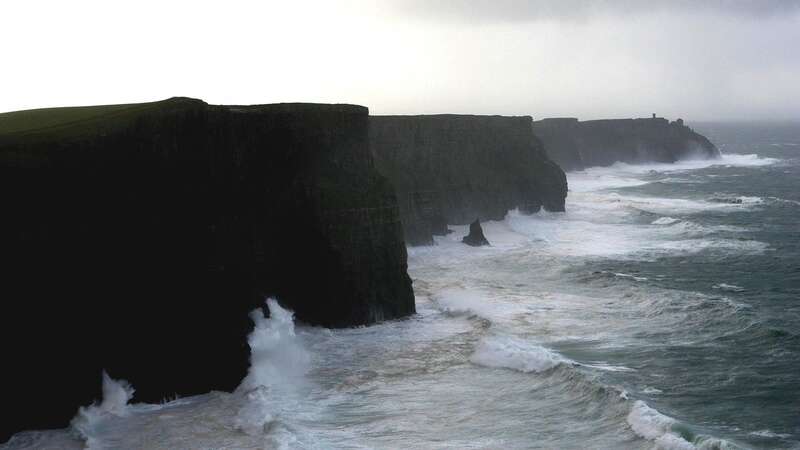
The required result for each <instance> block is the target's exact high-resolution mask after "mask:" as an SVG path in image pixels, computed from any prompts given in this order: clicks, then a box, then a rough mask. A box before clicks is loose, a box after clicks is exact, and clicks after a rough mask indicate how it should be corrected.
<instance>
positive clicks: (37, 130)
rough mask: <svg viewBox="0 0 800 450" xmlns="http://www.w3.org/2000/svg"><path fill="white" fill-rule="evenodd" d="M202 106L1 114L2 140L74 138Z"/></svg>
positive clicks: (170, 103)
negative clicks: (159, 113)
mask: <svg viewBox="0 0 800 450" xmlns="http://www.w3.org/2000/svg"><path fill="white" fill-rule="evenodd" d="M198 103H202V102H201V101H200V100H194V99H190V98H185V97H173V98H170V99H167V100H162V101H157V102H149V103H130V104H124V105H101V106H73V107H63V108H43V109H29V110H25V111H13V112H7V113H0V136H15V137H21V136H36V135H41V136H44V135H47V136H50V137H66V136H74V135H80V134H83V133H91V132H96V131H97V130H98V128H100V127H103V128H108V127H114V125H115V124H124V123H128V122H129V121H131V120H132V119H135V118H136V117H138V116H140V115H141V114H147V113H151V112H156V111H159V110H164V109H170V108H174V107H181V106H188V105H196V104H198Z"/></svg>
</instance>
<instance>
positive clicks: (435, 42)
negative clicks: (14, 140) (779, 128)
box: [0, 0, 800, 121]
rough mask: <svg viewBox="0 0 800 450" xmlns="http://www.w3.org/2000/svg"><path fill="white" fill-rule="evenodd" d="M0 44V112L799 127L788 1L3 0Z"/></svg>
mask: <svg viewBox="0 0 800 450" xmlns="http://www.w3.org/2000/svg"><path fill="white" fill-rule="evenodd" d="M0 42H3V43H4V52H3V53H4V55H3V70H2V71H0V111H8V110H14V109H24V108H34V107H44V106H54V105H72V104H97V103H120V102H135V101H148V100H155V99H159V98H164V97H169V96H173V95H185V96H192V97H199V98H203V99H204V100H206V101H209V102H211V103H268V102H279V101H316V102H349V103H359V104H363V105H366V106H369V107H370V110H371V111H372V112H373V113H376V114H390V113H392V114H415V113H438V112H455V113H477V114H529V115H533V116H534V117H553V116H577V117H580V118H582V119H590V118H601V117H632V116H645V115H649V114H650V113H652V112H656V113H658V114H659V115H663V116H666V117H670V118H676V117H683V118H685V119H687V120H689V121H691V120H709V119H791V120H800V0H798V1H768V0H762V1H744V0H738V1H736V0H730V1H724V0H716V1H709V0H706V1H686V0H672V1H633V0H618V1H612V0H605V1H568V0H561V1H544V0H529V1H522V0H472V1H466V0H460V1H457V0H364V1H359V0H340V1H331V0H294V1H291V2H277V1H254V0H228V1H225V2H218V1H210V0H208V1H206V0H194V1H189V0H173V1H170V2H165V1H163V0H139V1H136V2H134V1H118V2H108V1H103V0H73V1H70V2H63V1H56V0H49V1H48V0H40V1H37V2H33V1H28V0H4V1H3V2H2V3H0Z"/></svg>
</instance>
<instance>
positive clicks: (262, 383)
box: [235, 299, 311, 434]
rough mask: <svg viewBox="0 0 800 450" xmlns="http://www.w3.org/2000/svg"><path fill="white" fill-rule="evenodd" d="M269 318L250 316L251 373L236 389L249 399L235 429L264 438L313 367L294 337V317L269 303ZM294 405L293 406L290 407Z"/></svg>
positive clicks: (239, 413)
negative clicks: (251, 330)
mask: <svg viewBox="0 0 800 450" xmlns="http://www.w3.org/2000/svg"><path fill="white" fill-rule="evenodd" d="M267 306H268V307H269V312H270V316H269V317H265V316H264V314H263V313H262V312H261V310H260V309H256V310H255V311H253V312H252V313H251V314H250V318H251V319H252V320H253V323H254V324H255V328H254V329H253V332H252V333H250V335H249V336H248V338H247V342H248V344H249V345H250V369H249V372H248V374H247V376H246V377H245V379H244V380H243V381H242V383H241V385H240V386H239V387H238V388H237V394H238V395H242V396H244V398H245V399H246V400H245V401H244V405H243V406H242V407H241V409H240V410H239V412H238V414H237V416H236V419H235V424H236V427H237V428H239V429H240V430H242V431H244V432H245V433H248V434H262V433H266V432H268V431H269V428H270V427H273V428H274V427H275V424H276V422H278V417H279V416H280V415H281V414H282V413H283V412H284V411H283V410H284V409H285V407H286V406H287V403H289V402H287V398H288V399H289V400H291V399H292V397H294V396H296V395H297V387H298V384H301V383H303V382H304V376H305V374H306V373H307V372H308V370H309V368H310V365H311V358H310V356H309V354H308V352H306V350H305V348H304V347H303V345H302V343H301V342H300V340H299V338H298V337H297V335H296V334H295V329H294V313H292V312H291V311H289V310H286V309H283V308H281V306H280V305H279V304H278V302H277V300H275V299H268V300H267ZM289 405H291V403H289Z"/></svg>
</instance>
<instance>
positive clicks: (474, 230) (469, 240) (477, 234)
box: [461, 219, 491, 247]
mask: <svg viewBox="0 0 800 450" xmlns="http://www.w3.org/2000/svg"><path fill="white" fill-rule="evenodd" d="M461 242H463V243H465V244H467V245H471V246H473V247H480V246H483V245H491V244H489V241H487V240H486V236H484V235H483V227H481V221H480V219H475V221H474V222H472V223H471V224H469V234H468V235H466V236H464V238H463V239H461Z"/></svg>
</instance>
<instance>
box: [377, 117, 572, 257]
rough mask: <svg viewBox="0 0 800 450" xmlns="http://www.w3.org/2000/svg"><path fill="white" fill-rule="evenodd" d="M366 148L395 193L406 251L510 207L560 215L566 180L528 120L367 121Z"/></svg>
mask: <svg viewBox="0 0 800 450" xmlns="http://www.w3.org/2000/svg"><path fill="white" fill-rule="evenodd" d="M370 143H371V146H372V151H373V152H374V154H375V161H376V165H377V168H378V170H379V171H380V172H381V173H382V174H384V175H385V176H386V177H387V178H388V179H389V180H391V182H392V184H393V185H394V186H395V189H396V191H397V196H398V202H399V204H400V213H401V216H402V222H403V227H404V230H405V236H406V242H407V243H408V244H409V245H426V244H432V243H433V236H434V235H442V234H445V233H447V224H454V225H458V224H468V223H470V222H472V221H473V220H475V217H480V218H481V219H483V220H502V219H503V218H504V217H505V215H506V213H507V212H508V211H509V210H511V209H514V208H519V209H520V210H521V211H523V212H527V213H533V212H536V211H539V210H540V209H541V208H544V209H546V210H549V211H563V210H564V199H565V197H566V194H567V181H566V176H565V175H564V172H563V171H562V170H561V169H560V168H559V167H558V166H557V165H556V164H555V163H554V162H553V161H551V160H550V159H549V158H548V157H547V155H546V154H545V152H544V150H543V148H542V145H541V143H540V142H539V141H538V140H537V139H536V137H535V136H534V135H533V129H532V119H531V118H530V117H528V116H523V117H503V116H472V115H453V114H444V115H430V116H371V117H370Z"/></svg>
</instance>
